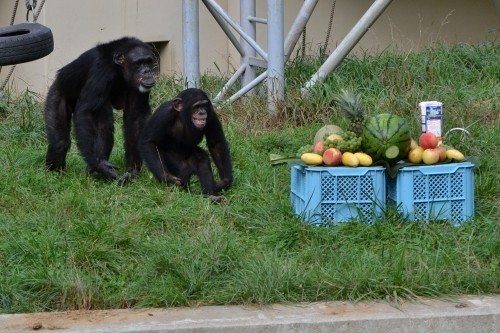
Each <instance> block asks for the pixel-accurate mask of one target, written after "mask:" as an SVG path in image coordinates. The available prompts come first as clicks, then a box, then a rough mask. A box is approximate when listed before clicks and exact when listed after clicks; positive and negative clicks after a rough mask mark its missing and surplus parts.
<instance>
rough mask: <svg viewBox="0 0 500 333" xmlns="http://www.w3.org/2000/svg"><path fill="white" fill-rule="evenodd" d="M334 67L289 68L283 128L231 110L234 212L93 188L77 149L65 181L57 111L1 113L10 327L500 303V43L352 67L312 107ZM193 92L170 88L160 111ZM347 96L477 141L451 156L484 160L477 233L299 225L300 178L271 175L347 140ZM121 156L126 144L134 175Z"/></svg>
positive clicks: (471, 229) (1, 219)
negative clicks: (439, 118)
mask: <svg viewBox="0 0 500 333" xmlns="http://www.w3.org/2000/svg"><path fill="white" fill-rule="evenodd" d="M321 60H322V59H308V58H297V59H295V60H294V61H293V62H292V63H291V64H290V65H289V66H287V69H286V70H287V89H286V103H285V107H284V109H283V110H282V111H280V112H279V115H278V117H277V118H274V119H273V118H269V117H268V114H267V110H266V97H265V96H259V95H257V96H254V97H251V98H244V99H241V100H239V101H237V102H236V103H234V104H232V105H224V106H221V107H220V108H219V114H220V117H221V119H222V121H223V123H224V127H225V130H226V134H227V137H228V140H229V141H230V144H231V149H232V157H233V162H234V174H235V183H234V186H233V187H232V188H231V189H229V190H228V191H227V192H226V193H225V194H226V196H227V198H228V199H229V203H228V204H227V205H216V204H211V203H210V202H208V201H207V200H206V199H204V198H203V197H202V196H201V195H200V191H199V185H198V184H197V182H195V183H194V184H193V187H192V189H191V193H190V192H183V191H180V190H177V189H174V188H167V187H164V186H162V185H160V184H157V183H156V182H155V181H154V179H153V178H152V177H151V175H150V173H149V172H147V171H146V170H144V171H143V172H142V173H141V176H140V178H139V179H138V180H137V181H135V182H133V183H132V184H130V185H129V186H127V187H119V186H117V185H116V184H114V183H107V182H103V181H98V180H94V179H92V178H90V177H88V176H87V175H86V174H85V165H84V163H83V160H82V159H81V158H80V156H79V155H78V152H77V151H76V146H75V145H73V147H72V149H71V151H70V154H69V156H68V163H67V165H68V167H67V170H66V172H65V173H64V174H62V175H60V174H56V173H49V172H46V171H45V170H44V164H43V163H44V155H45V149H46V141H45V135H44V125H43V116H42V109H43V106H42V104H41V103H40V100H41V99H42V98H41V97H40V96H35V95H34V94H32V93H29V92H26V93H25V94H23V95H22V96H20V97H16V98H14V97H12V96H9V95H8V94H7V96H5V97H4V98H3V99H0V168H1V169H2V173H1V174H0V313H14V312H32V311H51V310H70V309H104V308H106V309H107V308H126V307H170V306H193V305H206V304H250V303H255V304H269V303H274V302H281V303H289V302H312V301H321V300H351V301H358V300H363V299H388V300H390V301H397V300H398V299H399V298H407V299H408V298H409V299H415V298H417V297H420V296H430V297H453V296H455V295H459V294H490V293H499V292H500V257H499V253H500V232H499V229H500V228H499V227H500V224H499V220H500V207H499V205H500V203H499V202H500V195H499V194H500V177H499V174H500V166H499V165H500V151H499V149H498V147H499V146H500V133H499V128H500V127H499V123H500V111H499V106H500V102H499V96H500V84H499V77H500V44H499V43H487V44H484V45H479V46H468V45H461V46H457V47H453V48H446V47H443V46H438V47H435V48H432V49H428V50H425V51H423V52H421V53H418V54H413V53H410V54H391V53H383V54H381V55H378V56H368V55H367V56H364V57H362V58H349V59H347V60H346V61H345V62H344V63H343V64H342V65H341V66H340V67H339V68H338V70H337V71H335V72H334V73H332V74H331V75H329V77H328V79H327V81H326V82H324V83H323V84H320V85H319V86H318V87H316V88H315V89H314V91H312V92H311V97H310V98H307V99H305V98H302V97H301V96H300V88H301V86H302V84H303V83H304V82H306V81H307V80H308V79H309V78H310V76H311V75H312V73H314V71H315V70H316V69H317V66H318V64H319V63H320V62H321ZM223 81H224V80H222V79H221V78H217V77H211V76H204V77H203V79H202V88H204V89H205V90H207V91H208V92H209V93H210V94H214V93H216V92H217V89H218V88H219V87H221V85H222V83H223ZM180 88H181V81H180V80H179V79H176V78H174V77H171V78H164V79H163V80H161V82H160V83H159V84H158V85H157V86H156V87H155V89H154V92H153V96H152V98H151V104H152V106H153V107H156V106H157V105H158V104H159V103H160V102H161V101H163V100H165V99H169V98H171V97H172V96H173V95H174V94H175V93H176V92H177V91H178V90H179V89H180ZM344 88H353V89H355V90H356V91H357V92H360V93H362V94H363V99H364V102H365V104H366V107H367V110H368V114H370V115H371V114H376V113H379V112H385V111H391V112H394V113H396V114H398V115H401V116H403V117H405V118H406V119H407V120H408V121H409V123H410V124H411V127H412V131H413V133H414V134H417V133H418V131H419V124H418V121H419V115H418V111H417V108H416V105H417V103H418V102H419V101H423V100H428V99H435V100H440V101H442V102H443V104H444V127H445V130H447V129H450V128H453V127H467V128H468V129H469V131H470V132H471V133H472V136H471V137H467V136H462V135H461V134H453V135H451V136H450V143H452V144H453V145H454V146H456V147H457V148H459V149H461V150H462V151H464V152H465V153H466V154H467V155H474V156H477V157H478V158H479V159H480V161H481V165H480V166H479V167H477V168H476V169H475V195H476V200H475V207H476V210H475V218H474V219H473V220H472V221H470V222H469V223H466V224H465V225H463V226H461V227H452V226H450V225H449V224H447V223H442V222H439V221H431V222H430V223H428V224H421V223H409V222H407V221H405V220H403V219H402V218H401V217H400V216H399V215H397V214H396V213H395V212H394V211H391V210H390V209H387V211H386V219H385V220H384V221H377V222H376V223H375V224H374V225H367V224H365V223H343V224H339V225H337V226H336V227H312V226H311V225H308V224H304V223H302V222H301V221H300V219H299V218H297V217H296V216H294V215H293V213H292V209H291V206H290V193H289V192H290V168H289V166H288V165H286V164H284V165H278V166H271V164H270V163H269V153H279V154H293V153H295V152H296V151H297V149H298V148H300V147H301V146H303V145H304V144H307V143H310V141H312V138H313V137H314V133H315V132H316V130H317V129H319V127H321V126H323V125H324V124H328V123H335V124H340V125H344V124H345V123H346V120H345V119H344V117H343V116H342V115H341V114H340V113H339V112H338V111H337V110H336V109H335V107H334V105H333V104H332V99H333V97H334V96H335V95H336V94H337V93H338V92H339V91H340V90H341V89H344ZM116 115H117V122H121V114H120V113H119V112H118V113H116ZM119 128H120V127H119V125H118V126H117V129H119ZM122 143H123V140H122V137H121V131H119V130H118V131H117V134H116V143H115V148H114V151H113V154H112V158H111V160H112V163H115V164H117V165H120V166H123V158H122V157H123V145H122Z"/></svg>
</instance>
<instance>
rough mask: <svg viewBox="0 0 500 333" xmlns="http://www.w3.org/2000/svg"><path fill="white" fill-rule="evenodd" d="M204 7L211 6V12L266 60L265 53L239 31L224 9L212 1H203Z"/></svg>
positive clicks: (237, 25)
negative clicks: (219, 17) (213, 11)
mask: <svg viewBox="0 0 500 333" xmlns="http://www.w3.org/2000/svg"><path fill="white" fill-rule="evenodd" d="M203 3H204V4H205V6H207V7H208V6H211V7H212V9H213V10H215V11H216V12H217V13H218V14H219V15H220V16H221V17H222V18H223V19H224V20H226V22H227V23H228V24H229V25H230V26H231V27H232V28H233V29H234V30H236V32H237V33H239V34H240V36H241V38H243V39H244V40H245V41H246V42H247V43H248V44H250V45H252V47H253V48H254V49H255V51H257V53H258V54H259V55H260V56H261V57H262V58H263V59H264V60H266V59H267V53H266V52H265V51H264V50H263V49H262V48H261V47H260V46H259V44H257V42H255V41H254V40H253V39H252V38H250V37H249V36H248V35H247V34H246V33H245V32H244V31H243V29H241V27H240V25H239V24H238V23H237V22H236V21H234V20H233V19H232V18H231V16H229V15H228V14H227V13H226V12H225V11H224V9H223V8H222V7H221V6H219V4H218V3H217V2H215V1H214V0H203Z"/></svg>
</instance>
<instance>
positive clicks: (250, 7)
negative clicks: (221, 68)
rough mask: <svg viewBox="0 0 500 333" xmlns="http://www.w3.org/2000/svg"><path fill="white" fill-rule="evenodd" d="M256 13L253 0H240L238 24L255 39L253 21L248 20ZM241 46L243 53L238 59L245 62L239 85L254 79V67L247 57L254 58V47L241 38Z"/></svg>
mask: <svg viewBox="0 0 500 333" xmlns="http://www.w3.org/2000/svg"><path fill="white" fill-rule="evenodd" d="M255 13H256V5H255V0H240V25H241V29H242V30H243V31H244V32H245V33H246V34H247V35H248V37H250V38H252V39H253V40H256V36H257V29H256V25H255V22H252V21H251V20H250V18H251V17H254V16H255ZM240 42H241V47H242V48H243V50H244V52H245V53H244V55H242V57H241V59H240V63H241V64H245V65H246V66H245V72H244V73H243V76H242V79H241V85H242V86H245V85H247V84H249V83H250V82H252V81H253V80H254V79H255V68H254V66H251V65H250V63H249V58H250V57H253V58H255V55H256V52H255V49H254V48H253V47H252V45H250V44H249V43H248V42H247V41H245V39H243V38H241V41H240Z"/></svg>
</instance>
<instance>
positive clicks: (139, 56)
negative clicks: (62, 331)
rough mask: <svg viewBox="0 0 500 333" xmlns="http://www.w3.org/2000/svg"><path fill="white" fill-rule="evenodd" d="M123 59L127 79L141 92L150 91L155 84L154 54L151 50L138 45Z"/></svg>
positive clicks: (122, 63)
mask: <svg viewBox="0 0 500 333" xmlns="http://www.w3.org/2000/svg"><path fill="white" fill-rule="evenodd" d="M121 59H122V61H121V65H122V66H123V69H124V75H125V80H127V82H128V83H129V84H131V85H133V86H134V87H136V88H137V89H138V90H139V91H140V92H142V93H146V92H149V91H150V90H151V88H153V86H154V85H155V79H154V77H153V54H152V52H151V50H150V49H149V48H144V47H140V46H138V47H136V48H134V49H132V50H131V51H130V52H128V54H126V56H125V57H122V58H121Z"/></svg>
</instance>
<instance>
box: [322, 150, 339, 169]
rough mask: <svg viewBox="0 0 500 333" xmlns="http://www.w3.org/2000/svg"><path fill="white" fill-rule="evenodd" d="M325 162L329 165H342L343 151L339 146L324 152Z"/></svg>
mask: <svg viewBox="0 0 500 333" xmlns="http://www.w3.org/2000/svg"><path fill="white" fill-rule="evenodd" d="M323 163H324V164H325V165H328V166H335V165H340V164H341V163H342V153H341V152H340V150H338V149H337V148H328V149H326V150H325V152H324V153H323Z"/></svg>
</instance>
